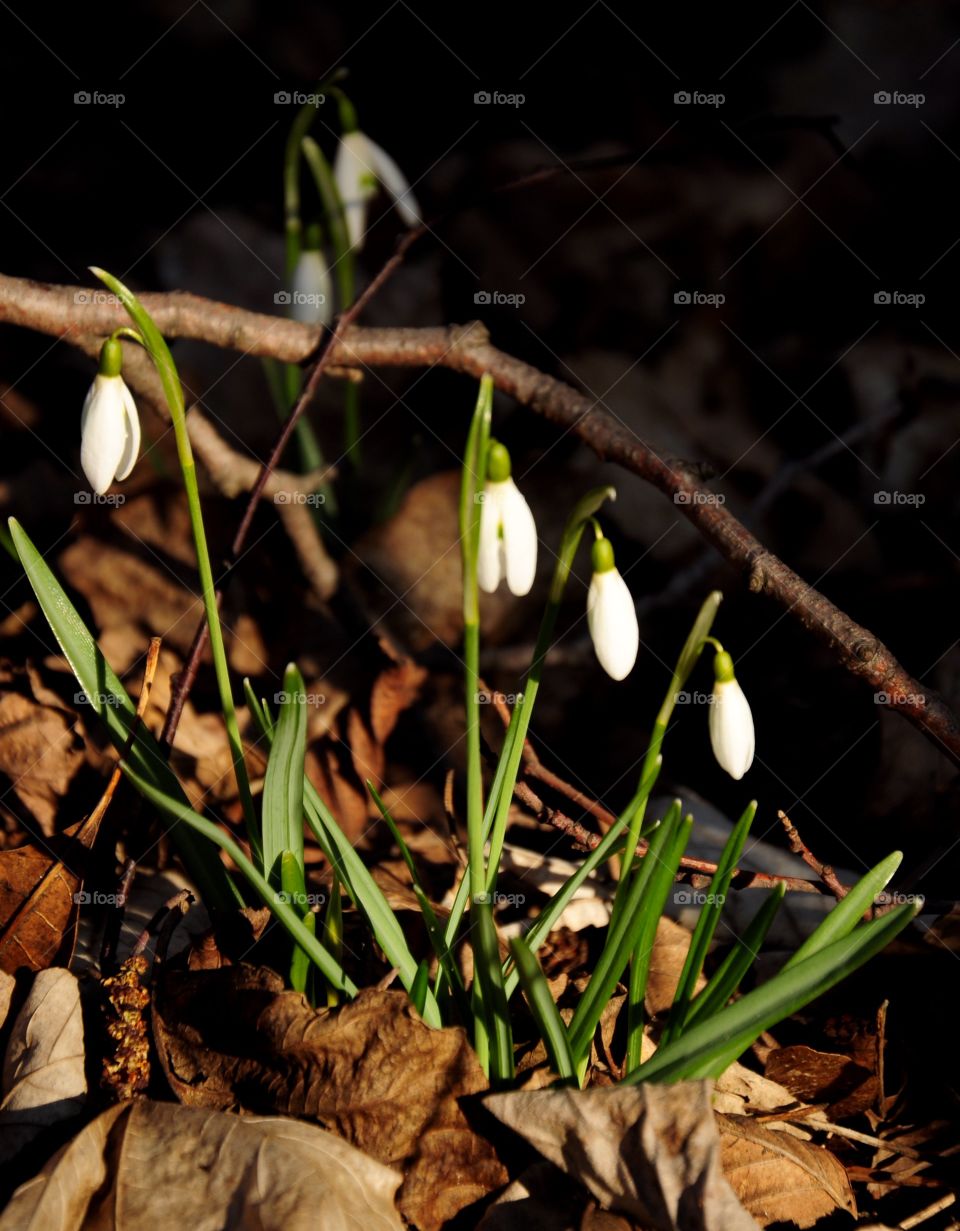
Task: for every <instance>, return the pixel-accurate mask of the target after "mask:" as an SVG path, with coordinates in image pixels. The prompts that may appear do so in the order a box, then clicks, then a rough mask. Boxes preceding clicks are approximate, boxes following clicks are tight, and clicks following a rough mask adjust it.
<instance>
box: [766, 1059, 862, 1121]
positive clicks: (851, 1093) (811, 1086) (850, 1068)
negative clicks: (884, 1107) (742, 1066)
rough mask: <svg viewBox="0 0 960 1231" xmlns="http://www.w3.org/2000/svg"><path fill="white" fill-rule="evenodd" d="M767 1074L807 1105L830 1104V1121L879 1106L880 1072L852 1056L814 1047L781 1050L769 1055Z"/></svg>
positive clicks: (828, 1109)
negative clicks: (859, 1062)
mask: <svg viewBox="0 0 960 1231" xmlns="http://www.w3.org/2000/svg"><path fill="white" fill-rule="evenodd" d="M764 1071H765V1073H766V1075H767V1076H768V1077H769V1078H771V1079H772V1080H773V1081H776V1082H779V1083H780V1085H782V1086H785V1087H786V1088H787V1089H788V1090H790V1091H791V1092H792V1093H793V1094H794V1096H795V1097H796V1098H798V1099H801V1100H802V1101H803V1102H805V1103H827V1104H829V1106H828V1107H827V1110H826V1116H827V1119H828V1120H842V1119H843V1118H844V1117H846V1116H853V1115H856V1114H857V1113H858V1112H863V1111H869V1110H871V1109H872V1108H873V1107H875V1106H876V1103H877V1099H878V1098H879V1096H880V1079H879V1076H878V1074H877V1072H876V1071H875V1070H874V1071H871V1070H870V1069H869V1068H866V1067H865V1066H864V1065H862V1064H858V1063H857V1062H856V1060H854V1059H853V1058H852V1057H851V1056H844V1055H840V1054H839V1053H837V1052H825V1051H817V1050H816V1049H815V1048H813V1047H804V1046H800V1045H798V1046H795V1047H778V1048H777V1049H776V1050H775V1051H772V1052H771V1053H770V1055H769V1056H767V1060H766V1064H765V1065H764Z"/></svg>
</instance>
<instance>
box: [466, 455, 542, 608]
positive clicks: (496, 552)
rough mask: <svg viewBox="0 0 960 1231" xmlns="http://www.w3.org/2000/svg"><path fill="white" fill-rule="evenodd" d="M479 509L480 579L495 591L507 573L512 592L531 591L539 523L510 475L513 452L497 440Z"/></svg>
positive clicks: (488, 456) (489, 458)
mask: <svg viewBox="0 0 960 1231" xmlns="http://www.w3.org/2000/svg"><path fill="white" fill-rule="evenodd" d="M482 495H483V508H482V510H481V513H480V548H479V554H478V557H477V581H478V583H479V585H480V589H481V590H486V592H487V593H488V594H492V593H493V592H494V590H496V588H497V586H499V584H500V582H501V580H502V579H503V578H504V577H506V579H507V587H508V588H509V590H510V592H511V593H512V594H516V595H517V596H518V597H521V598H522V597H523V595H524V594H529V593H530V590H531V589H532V587H533V581H534V578H535V577H536V573H537V527H536V523H535V522H534V520H533V514H532V513H531V512H530V506H529V505H528V504H527V502H526V500H524V498H523V496H522V494H521V492H520V490H519V489H518V487H517V485H516V484H515V483H514V481H513V479H512V478H511V477H510V454H509V452H508V451H507V449H506V447H505V446H504V445H502V444H501V443H500V442H499V441H498V440H491V441H490V446H489V450H488V452H487V481H486V484H485V485H484V489H483V494H482Z"/></svg>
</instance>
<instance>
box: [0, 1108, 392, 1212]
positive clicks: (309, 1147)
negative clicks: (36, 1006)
mask: <svg viewBox="0 0 960 1231" xmlns="http://www.w3.org/2000/svg"><path fill="white" fill-rule="evenodd" d="M399 1182H400V1177H399V1175H397V1174H396V1172H393V1171H390V1170H389V1169H388V1168H386V1167H383V1166H381V1164H380V1163H377V1162H375V1161H374V1160H373V1159H371V1158H367V1157H366V1156H365V1155H363V1154H362V1153H361V1152H360V1151H359V1150H356V1149H354V1148H353V1147H352V1146H350V1145H348V1144H347V1143H346V1142H344V1141H341V1140H340V1138H339V1137H336V1136H334V1135H333V1134H332V1133H328V1132H325V1131H324V1130H323V1129H320V1128H317V1127H315V1126H314V1125H312V1124H303V1123H300V1122H298V1121H296V1120H283V1119H272V1118H271V1119H259V1118H254V1117H249V1118H243V1119H240V1118H238V1117H236V1116H229V1115H224V1114H221V1113H219V1112H212V1111H200V1110H195V1109H193V1108H189V1107H180V1106H177V1105H176V1104H168V1103H150V1102H145V1101H144V1102H139V1103H136V1104H129V1103H128V1104H126V1105H125V1106H122V1107H114V1108H111V1109H110V1110H109V1111H106V1112H104V1113H103V1115H101V1116H98V1118H97V1119H96V1120H94V1121H93V1122H92V1123H91V1124H89V1125H87V1127H86V1128H85V1129H84V1130H83V1131H82V1132H81V1133H80V1134H79V1135H78V1136H77V1137H75V1138H74V1140H73V1141H72V1142H71V1143H70V1144H69V1145H68V1146H67V1147H66V1148H65V1149H64V1150H61V1151H60V1152H59V1153H58V1154H57V1155H55V1156H54V1158H52V1159H51V1160H50V1162H48V1163H47V1165H46V1166H45V1167H44V1169H43V1171H42V1172H41V1173H40V1174H39V1175H38V1176H36V1177H35V1178H34V1179H32V1180H30V1181H28V1182H27V1183H26V1184H23V1185H21V1187H20V1188H19V1189H18V1190H17V1191H16V1192H15V1193H14V1195H13V1199H12V1200H11V1202H10V1204H9V1205H8V1206H7V1208H6V1210H5V1211H4V1213H3V1216H2V1217H0V1231H41V1229H42V1231H80V1229H81V1228H92V1227H96V1228H97V1231H142V1229H143V1228H148V1227H189V1228H190V1231H315V1228H316V1227H317V1226H320V1225H322V1226H323V1228H324V1231H368V1229H371V1228H373V1229H374V1231H402V1223H401V1221H400V1218H399V1216H398V1215H397V1212H396V1209H395V1207H394V1204H393V1195H394V1193H395V1191H396V1188H397V1185H398V1183H399ZM320 1211H322V1214H321V1213H320ZM318 1219H319V1220H320V1221H318Z"/></svg>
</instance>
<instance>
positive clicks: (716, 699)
mask: <svg viewBox="0 0 960 1231" xmlns="http://www.w3.org/2000/svg"><path fill="white" fill-rule="evenodd" d="M710 743H711V744H712V746H713V755H714V756H715V757H716V758H717V763H718V764H719V766H720V768H721V769H725V770H726V771H727V773H728V774H729V775H730V777H731V778H735V779H736V780H737V781H739V780H740V779H741V778H742V777H743V775H744V774H745V773H746V772H747V770H748V769H749V768H750V766H751V765H752V764H753V752H754V745H755V735H754V729H753V714H752V713H751V712H750V703H749V702H748V701H747V698H746V697H745V696H744V693H743V689H742V688H741V687H740V685H739V684H738V683H737V681H736V680H727V681H726V682H723V683H720V682H718V683H716V684H715V685H714V688H713V703H712V704H711V706H710Z"/></svg>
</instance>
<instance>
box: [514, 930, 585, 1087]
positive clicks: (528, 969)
mask: <svg viewBox="0 0 960 1231" xmlns="http://www.w3.org/2000/svg"><path fill="white" fill-rule="evenodd" d="M510 951H511V953H512V954H513V960H514V963H515V964H516V968H517V974H518V976H519V978H520V982H521V984H522V985H523V994H524V996H525V997H526V999H527V1004H528V1005H529V1006H530V1012H531V1013H532V1014H533V1019H534V1021H535V1022H536V1023H537V1029H538V1030H539V1031H540V1037H541V1038H542V1039H543V1042H544V1046H545V1047H546V1049H547V1055H548V1056H549V1057H550V1063H551V1064H552V1065H553V1068H554V1071H555V1072H556V1073H557V1074H558V1075H559V1076H560V1077H563V1078H564V1079H565V1080H567V1081H571V1082H575V1081H576V1080H577V1071H576V1065H575V1064H574V1061H573V1054H572V1053H571V1051H570V1043H569V1040H568V1039H567V1028H566V1026H565V1025H564V1023H563V1018H562V1017H561V1016H560V1010H559V1009H558V1008H557V1004H556V1001H555V1000H554V999H553V996H552V995H551V994H550V987H549V984H548V983H547V980H546V978H545V977H544V973H543V971H542V970H541V969H540V963H539V962H538V961H537V959H536V956H535V955H534V953H533V952H532V951H531V949H530V947H529V946H528V945H526V944H524V942H523V941H522V940H521V939H520V938H519V937H515V938H514V939H513V940H512V941H511V942H510Z"/></svg>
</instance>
